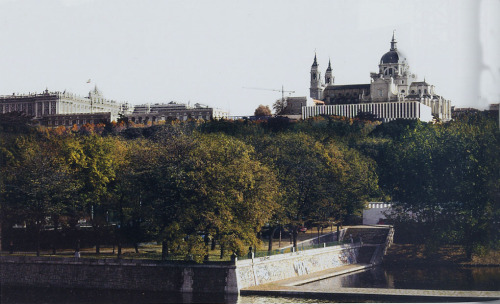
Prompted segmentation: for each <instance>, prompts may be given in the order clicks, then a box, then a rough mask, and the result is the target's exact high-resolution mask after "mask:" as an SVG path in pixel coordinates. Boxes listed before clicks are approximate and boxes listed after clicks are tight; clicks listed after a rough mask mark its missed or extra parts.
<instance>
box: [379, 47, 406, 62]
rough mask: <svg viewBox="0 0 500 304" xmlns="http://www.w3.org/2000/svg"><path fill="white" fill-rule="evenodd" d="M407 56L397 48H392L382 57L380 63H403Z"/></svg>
mask: <svg viewBox="0 0 500 304" xmlns="http://www.w3.org/2000/svg"><path fill="white" fill-rule="evenodd" d="M405 59H406V58H405V56H404V55H403V54H401V52H399V51H397V50H390V51H389V52H387V53H385V54H384V56H382V58H380V64H384V63H402V62H403V61H404V60H405Z"/></svg>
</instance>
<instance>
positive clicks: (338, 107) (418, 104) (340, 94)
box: [302, 33, 451, 121]
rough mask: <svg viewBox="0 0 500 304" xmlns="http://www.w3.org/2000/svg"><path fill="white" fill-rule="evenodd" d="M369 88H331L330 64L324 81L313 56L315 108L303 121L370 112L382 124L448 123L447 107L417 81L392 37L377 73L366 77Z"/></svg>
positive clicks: (306, 110)
mask: <svg viewBox="0 0 500 304" xmlns="http://www.w3.org/2000/svg"><path fill="white" fill-rule="evenodd" d="M370 78H371V81H370V83H369V84H347V85H337V84H335V76H334V75H333V71H332V66H331V62H328V68H327V69H326V72H325V77H324V81H323V78H322V77H321V72H320V70H319V65H318V62H317V59H316V55H314V62H313V64H312V66H311V84H310V96H311V98H312V99H314V100H315V103H316V105H315V106H312V107H305V108H304V110H303V113H302V116H303V118H307V117H311V116H316V115H321V114H327V115H340V116H347V117H355V116H356V114H357V113H358V112H370V113H372V114H374V115H376V116H377V117H378V118H380V119H382V120H384V121H390V120H394V119H398V118H403V119H421V120H424V121H431V120H432V119H436V118H438V119H439V120H441V121H448V120H450V119H451V103H450V101H449V100H446V99H444V98H443V97H441V96H440V95H438V94H436V91H435V88H434V86H433V85H430V84H428V83H427V82H426V81H425V79H424V81H417V76H416V75H415V74H412V73H411V71H410V68H409V65H408V62H407V61H406V58H405V56H404V55H403V54H402V53H401V52H400V51H399V50H398V48H397V42H396V39H395V37H394V33H393V35H392V41H391V47H390V49H389V51H388V52H387V53H385V54H384V55H383V56H382V58H381V59H380V63H379V71H378V73H370Z"/></svg>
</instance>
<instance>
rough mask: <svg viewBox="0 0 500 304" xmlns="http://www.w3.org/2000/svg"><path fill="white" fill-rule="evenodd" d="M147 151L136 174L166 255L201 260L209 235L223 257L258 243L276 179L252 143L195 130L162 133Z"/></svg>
mask: <svg viewBox="0 0 500 304" xmlns="http://www.w3.org/2000/svg"><path fill="white" fill-rule="evenodd" d="M146 153H148V156H147V157H145V158H144V161H146V160H147V161H148V163H149V165H148V164H146V166H145V167H144V168H145V169H144V170H143V171H142V173H141V174H140V179H141V183H142V185H143V187H145V189H150V191H146V193H144V195H145V199H144V200H145V201H148V202H150V204H151V207H150V208H151V209H150V210H151V211H152V212H153V213H152V214H151V215H152V230H155V231H156V235H157V236H158V238H159V240H161V241H162V243H163V256H164V257H166V255H167V254H168V253H174V254H181V255H184V256H186V258H187V259H194V260H196V261H201V260H203V259H204V258H205V257H206V256H207V251H208V243H209V238H212V239H216V240H217V241H218V243H219V245H220V247H221V256H223V255H225V254H226V252H235V253H237V254H240V255H241V254H242V253H243V250H244V247H245V245H247V244H250V245H255V244H256V243H257V241H258V240H257V238H256V233H257V232H258V231H259V230H260V228H261V227H262V226H263V225H264V223H265V222H266V221H268V220H269V218H270V216H271V215H272V214H273V212H274V209H275V208H276V195H277V182H276V180H275V178H274V175H273V173H272V172H271V171H270V170H269V169H268V168H267V167H265V166H263V165H262V164H260V162H258V161H257V160H256V159H255V155H254V151H253V149H252V147H250V146H248V145H246V144H244V143H243V142H241V141H239V140H237V139H235V138H233V137H229V136H226V135H223V134H208V135H204V134H194V135H192V136H190V137H188V136H185V135H179V136H174V137H172V138H170V139H168V138H164V139H163V140H162V142H161V143H159V144H154V145H151V149H150V150H149V151H146ZM146 153H143V155H145V154H146ZM201 235H203V237H201Z"/></svg>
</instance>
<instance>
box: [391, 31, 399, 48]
mask: <svg viewBox="0 0 500 304" xmlns="http://www.w3.org/2000/svg"><path fill="white" fill-rule="evenodd" d="M395 31H396V30H393V31H392V41H391V51H396V50H397V49H398V48H397V46H396V43H397V42H396V39H395V38H394V32H395Z"/></svg>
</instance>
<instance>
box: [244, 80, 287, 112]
mask: <svg viewBox="0 0 500 304" xmlns="http://www.w3.org/2000/svg"><path fill="white" fill-rule="evenodd" d="M243 88H244V89H248V90H262V91H273V92H281V104H282V107H283V108H286V103H285V92H286V93H289V94H292V93H295V91H285V89H284V87H283V85H282V86H281V90H277V89H264V88H247V87H243Z"/></svg>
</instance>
